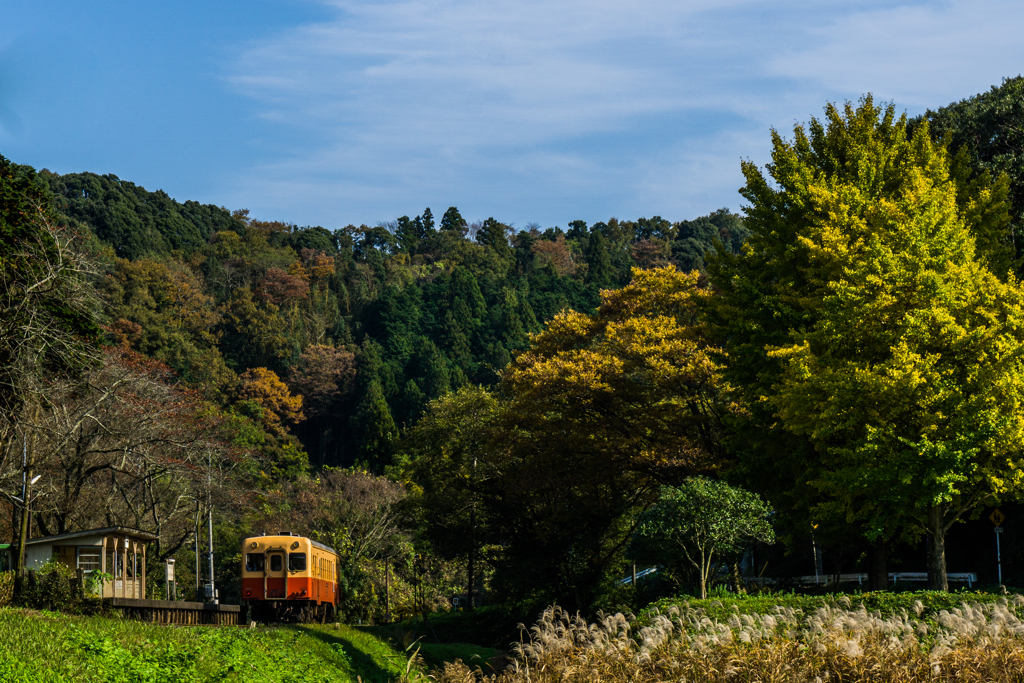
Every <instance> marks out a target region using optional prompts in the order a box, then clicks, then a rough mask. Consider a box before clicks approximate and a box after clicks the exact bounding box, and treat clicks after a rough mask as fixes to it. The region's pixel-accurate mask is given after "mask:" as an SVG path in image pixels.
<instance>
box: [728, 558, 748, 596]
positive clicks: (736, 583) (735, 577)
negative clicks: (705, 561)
mask: <svg viewBox="0 0 1024 683" xmlns="http://www.w3.org/2000/svg"><path fill="white" fill-rule="evenodd" d="M731 569H732V572H731V577H730V578H732V592H733V593H736V594H737V595H739V594H741V593H743V594H745V593H746V592H747V588H746V586H745V585H744V584H743V574H741V573H740V563H739V562H733V563H732V567H731Z"/></svg>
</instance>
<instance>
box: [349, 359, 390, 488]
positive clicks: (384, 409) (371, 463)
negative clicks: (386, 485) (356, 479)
mask: <svg viewBox="0 0 1024 683" xmlns="http://www.w3.org/2000/svg"><path fill="white" fill-rule="evenodd" d="M353 419H354V420H355V422H356V424H357V425H358V427H359V428H360V430H361V432H362V439H361V444H360V450H359V457H360V460H361V461H362V462H363V463H365V464H366V465H367V466H368V467H370V469H371V470H373V471H374V472H383V471H384V468H385V467H387V466H389V465H390V464H391V455H392V451H393V449H394V446H395V441H396V440H397V439H398V428H397V427H396V426H395V420H394V418H393V417H391V409H390V407H389V406H388V402H387V401H386V400H384V391H383V389H381V386H380V381H379V380H377V379H373V380H372V381H371V382H370V384H369V386H368V387H367V389H366V393H365V394H364V395H363V398H362V399H361V400H360V401H359V406H358V407H357V408H356V413H355V415H354V416H353Z"/></svg>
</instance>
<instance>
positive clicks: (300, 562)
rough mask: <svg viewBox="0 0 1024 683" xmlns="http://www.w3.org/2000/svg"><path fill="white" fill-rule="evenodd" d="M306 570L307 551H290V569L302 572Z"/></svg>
mask: <svg viewBox="0 0 1024 683" xmlns="http://www.w3.org/2000/svg"><path fill="white" fill-rule="evenodd" d="M305 570H306V553H288V571H291V572H301V571H305Z"/></svg>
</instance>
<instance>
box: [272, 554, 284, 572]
mask: <svg viewBox="0 0 1024 683" xmlns="http://www.w3.org/2000/svg"><path fill="white" fill-rule="evenodd" d="M281 564H282V563H281V556H280V555H271V556H270V571H272V572H279V571H281Z"/></svg>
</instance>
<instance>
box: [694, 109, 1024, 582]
mask: <svg viewBox="0 0 1024 683" xmlns="http://www.w3.org/2000/svg"><path fill="white" fill-rule="evenodd" d="M794 138H795V139H794V140H793V141H792V142H787V141H785V140H784V139H783V138H782V137H781V136H780V135H779V134H778V133H773V143H774V145H773V163H772V164H771V165H770V166H769V167H768V168H769V171H770V173H771V175H772V177H773V179H774V181H775V184H774V185H772V184H770V183H769V182H768V180H767V179H766V178H765V177H764V176H762V174H761V172H760V171H759V170H758V169H757V168H756V167H755V166H754V165H753V164H751V163H745V164H744V167H743V170H744V173H745V175H746V177H747V185H746V187H745V188H744V190H743V194H744V196H745V197H746V198H747V199H748V200H749V201H750V202H751V206H750V207H749V208H748V209H747V221H746V223H747V227H748V228H750V230H751V233H752V234H751V237H750V240H749V242H748V247H747V248H745V249H744V252H743V255H742V257H739V258H729V257H723V258H721V260H720V261H719V262H718V263H717V264H716V266H715V268H714V269H713V271H712V272H713V278H714V279H715V280H716V282H717V284H719V286H720V288H721V291H722V297H721V299H720V302H719V304H718V305H717V309H718V310H717V314H718V315H719V321H720V322H721V324H722V326H723V332H724V333H725V334H727V335H728V336H729V352H730V373H731V374H732V376H733V377H734V378H735V381H736V382H737V384H740V385H743V386H744V391H745V392H746V395H747V401H748V405H750V406H752V409H751V411H750V418H751V419H749V420H748V421H746V423H745V424H744V425H742V434H743V436H741V437H739V438H738V439H737V440H736V441H734V446H735V445H737V444H740V445H742V446H743V447H745V448H744V449H743V451H742V452H745V456H744V457H745V459H746V460H747V463H746V464H747V468H748V472H750V473H754V472H757V471H758V470H759V469H760V468H761V467H764V463H765V460H766V459H767V458H771V459H772V462H773V465H774V466H775V468H776V470H782V471H785V472H786V475H787V476H788V477H789V478H790V479H789V481H790V482H792V481H801V482H806V484H805V486H806V488H800V487H799V486H798V487H796V488H797V489H799V490H797V491H795V492H790V493H789V494H785V495H784V496H783V498H785V497H786V496H788V501H787V502H790V503H792V504H794V505H801V506H804V507H805V508H806V509H807V512H808V513H809V515H810V516H812V517H813V516H815V515H821V516H824V517H827V518H836V517H842V518H845V519H846V521H847V522H850V523H854V524H857V525H858V526H860V528H861V529H862V533H863V534H864V535H865V537H866V538H868V539H869V540H872V541H880V540H887V539H893V538H896V537H898V536H899V535H900V534H901V533H902V532H903V530H904V529H905V528H906V527H907V525H908V524H909V525H914V526H916V528H917V529H919V530H921V531H924V532H926V533H928V534H929V535H930V537H931V540H932V554H931V566H930V567H929V574H930V581H931V585H932V587H933V588H936V589H943V590H944V589H945V588H946V574H945V545H944V541H945V534H946V531H947V530H948V529H949V526H950V525H951V524H953V523H954V522H955V521H956V520H957V519H959V518H960V517H961V516H962V515H963V514H965V513H966V512H968V511H970V510H971V509H973V508H974V507H976V506H978V505H980V504H982V503H984V502H986V501H990V500H993V499H999V498H1000V497H1004V496H1013V495H1016V494H1017V493H1018V491H1019V490H1020V486H1021V481H1020V478H1019V475H1018V474H1016V472H1019V467H1020V463H1019V460H1018V458H1019V447H1018V446H1017V445H1016V444H1019V443H1020V440H1021V433H1020V430H1021V428H1022V422H1021V418H1020V417H1019V415H1020V414H1021V413H1020V409H1019V407H1018V406H1020V401H1021V398H1022V396H1024V394H1022V392H1024V374H1022V373H1021V369H1022V368H1021V367H1020V360H1019V357H1020V355H1019V354H1020V350H1021V341H1020V336H1021V335H1020V332H1019V331H1018V330H1020V329H1024V328H1022V327H1021V319H1020V316H1021V311H1022V308H1021V303H1022V299H1021V296H1022V295H1021V293H1020V290H1019V287H1018V285H1017V283H1016V282H1015V281H1011V282H1007V283H1002V282H1000V281H999V279H998V278H996V277H995V276H994V275H992V273H991V272H990V271H988V270H987V269H986V268H985V267H984V266H983V265H982V264H981V263H980V262H979V261H978V259H976V258H975V247H974V237H973V235H972V229H971V228H972V225H971V223H970V220H971V219H972V218H973V217H976V216H977V214H976V213H974V212H972V211H971V210H970V207H971V206H972V205H974V204H976V202H983V201H987V200H988V199H989V196H988V195H987V194H986V193H991V192H993V191H994V190H993V188H992V187H991V186H990V187H978V186H974V187H973V189H972V191H973V192H978V193H979V196H978V197H977V198H976V199H965V198H963V197H958V194H957V193H958V191H962V189H963V187H964V186H963V185H960V184H958V183H957V182H955V180H954V179H951V177H950V173H949V163H950V162H949V156H948V154H947V152H946V150H945V149H944V148H943V147H942V146H941V145H936V144H934V143H933V142H932V141H931V139H930V138H929V136H928V131H927V127H924V126H922V127H920V128H918V129H917V130H916V132H915V133H914V134H913V136H911V137H908V135H907V125H906V118H905V117H901V118H897V117H896V115H895V111H894V108H893V107H892V106H891V105H890V106H888V107H886V108H884V109H883V108H879V107H876V106H875V105H874V103H873V101H872V99H871V98H870V97H866V98H864V100H862V101H861V103H860V104H859V106H856V107H854V106H853V105H852V104H848V105H847V106H846V107H845V109H843V110H839V109H837V108H836V107H833V106H831V105H830V106H828V107H826V118H825V121H823V122H819V121H817V120H813V119H812V121H811V123H810V124H809V126H808V130H805V129H804V128H802V127H799V126H798V127H797V128H796V129H795V131H794ZM787 433H788V434H789V435H792V437H789V436H787ZM782 449H785V450H786V452H782ZM755 476H756V475H755ZM766 479H768V477H765V478H762V479H761V480H760V483H761V484H762V485H764V484H765V483H766ZM752 481H753V479H752ZM782 483H783V486H785V481H784V480H783V482H782ZM789 486H790V488H791V489H792V488H793V487H792V484H791V483H790V485H789ZM769 488H770V487H769ZM768 493H769V495H770V494H771V493H773V491H768ZM808 521H809V520H808ZM808 526H809V524H808Z"/></svg>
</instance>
